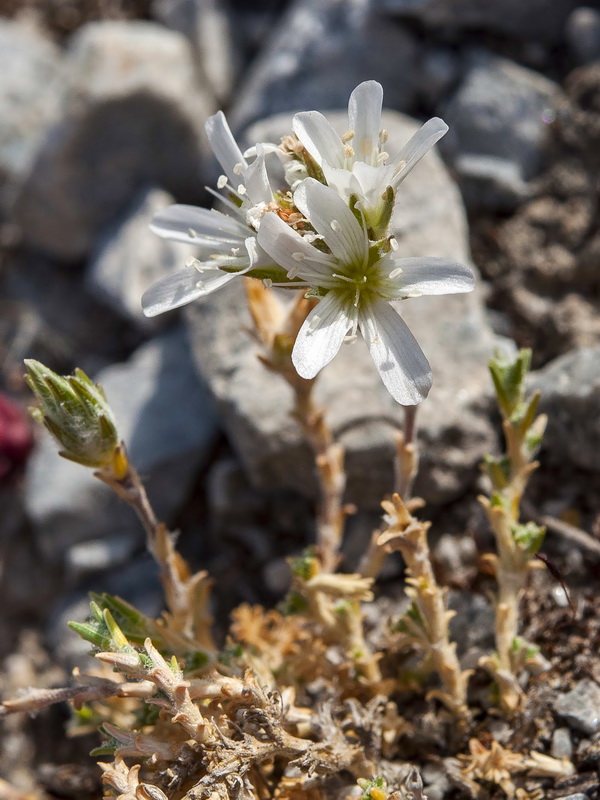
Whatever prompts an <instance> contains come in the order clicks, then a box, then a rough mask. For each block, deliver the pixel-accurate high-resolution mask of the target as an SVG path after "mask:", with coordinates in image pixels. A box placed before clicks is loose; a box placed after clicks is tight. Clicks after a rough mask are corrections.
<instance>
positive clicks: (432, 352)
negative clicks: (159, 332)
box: [187, 113, 498, 508]
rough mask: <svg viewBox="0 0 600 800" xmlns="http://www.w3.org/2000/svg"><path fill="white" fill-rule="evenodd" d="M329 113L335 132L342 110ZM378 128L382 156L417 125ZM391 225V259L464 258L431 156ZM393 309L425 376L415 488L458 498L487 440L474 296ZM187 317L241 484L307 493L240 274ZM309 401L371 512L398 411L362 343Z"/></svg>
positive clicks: (459, 211) (398, 121)
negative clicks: (383, 139)
mask: <svg viewBox="0 0 600 800" xmlns="http://www.w3.org/2000/svg"><path fill="white" fill-rule="evenodd" d="M329 118H330V119H331V120H332V122H333V123H334V124H335V125H337V127H338V128H339V129H340V130H342V131H343V130H345V127H346V126H347V119H346V115H345V114H334V115H329ZM289 124H290V119H289V118H288V117H276V118H275V119H273V120H267V121H266V122H264V123H261V124H260V125H257V126H255V127H254V128H253V129H252V131H251V135H252V137H253V138H254V139H255V140H258V141H265V140H267V141H269V140H270V141H273V140H278V138H279V137H280V136H281V135H283V134H284V133H285V132H286V130H288V129H289ZM383 124H384V127H385V128H386V130H387V131H388V132H389V139H388V145H389V148H390V150H392V152H393V150H394V147H397V148H399V147H400V146H401V145H402V144H404V143H405V142H406V140H407V139H408V138H409V137H410V136H411V135H412V134H413V133H414V131H415V130H416V128H417V125H416V123H415V122H414V121H412V120H410V119H408V118H406V117H403V116H400V115H398V114H393V113H387V114H386V115H385V117H384V123H383ZM394 227H395V228H396V230H397V231H398V235H399V239H398V241H399V245H400V253H401V255H405V256H417V255H429V256H445V257H448V258H454V259H457V260H460V261H463V262H468V261H469V252H468V245H467V227H466V221H465V216H464V211H463V208H462V204H461V201H460V196H459V194H458V191H457V189H456V187H455V186H454V184H453V183H452V181H451V179H450V178H449V176H448V174H447V172H446V170H445V169H444V167H443V165H442V163H441V161H440V159H439V158H438V157H437V156H436V155H435V154H430V155H428V156H427V157H426V158H425V159H424V161H423V162H422V163H421V164H419V166H418V167H417V168H416V170H415V171H414V173H413V174H412V175H411V176H410V177H409V178H408V179H407V180H406V181H405V182H404V183H403V185H402V190H401V191H400V193H399V203H398V205H397V208H396V212H395V216H394ZM401 310H402V315H403V317H404V318H405V319H406V321H407V323H408V324H409V325H410V327H411V328H412V330H413V332H414V333H415V335H416V337H417V339H418V340H419V341H420V344H421V345H422V347H423V349H424V351H425V353H426V355H427V356H428V358H429V359H430V362H431V365H432V368H433V375H434V386H433V389H432V391H431V394H430V397H429V398H428V400H427V401H425V402H424V403H423V404H422V406H421V408H420V411H419V422H420V433H419V436H420V442H421V447H422V449H421V473H420V477H419V482H418V484H417V492H418V493H420V494H421V495H422V496H424V497H425V498H426V499H427V500H428V501H430V502H432V503H443V502H445V501H447V500H449V499H451V498H453V497H456V496H457V495H458V494H460V492H461V491H462V490H463V489H464V488H465V486H466V485H467V484H468V483H469V481H470V480H471V479H472V476H473V474H474V471H475V470H476V466H477V464H478V463H479V462H480V460H481V458H482V456H483V454H484V453H485V452H487V451H488V450H490V448H492V447H493V445H494V441H495V438H494V433H493V430H492V428H491V425H490V422H489V420H488V416H487V413H486V412H485V411H484V406H485V405H486V404H485V401H484V398H485V396H486V394H487V393H488V387H489V378H488V374H487V361H488V359H489V357H490V355H491V354H492V351H493V349H494V346H495V345H496V344H497V341H498V340H497V339H496V338H495V337H494V335H493V334H492V332H491V330H490V328H489V326H488V324H487V322H486V319H485V316H484V313H483V304H482V299H481V295H480V294H479V292H475V293H474V294H470V295H454V296H451V297H440V298H433V297H423V298H419V299H416V300H413V301H410V302H407V303H403V304H401ZM187 319H188V322H189V326H190V330H191V336H192V341H193V349H194V354H195V357H196V361H197V363H198V365H199V367H200V371H201V373H202V375H203V376H204V378H205V379H206V381H207V383H208V385H209V387H210V390H211V391H212V393H213V395H214V396H215V400H216V403H217V407H218V409H219V411H220V414H221V417H222V420H223V424H224V426H225V428H226V431H227V433H228V435H229V437H230V440H231V443H232V446H233V447H234V448H235V449H236V451H237V453H238V456H239V457H240V459H241V461H242V463H243V465H244V467H245V468H246V470H247V472H248V475H249V476H250V479H251V480H252V481H253V482H254V484H255V485H257V486H259V487H262V488H294V489H296V490H298V491H300V492H303V493H305V494H307V495H313V496H314V493H315V491H316V487H315V481H314V477H313V465H312V458H311V455H310V453H309V450H308V448H307V447H306V445H305V444H304V442H303V438H302V435H301V433H300V430H299V428H298V425H297V424H296V423H295V422H294V421H293V420H292V418H291V416H290V411H291V409H292V394H291V390H290V389H289V388H288V387H287V385H284V383H283V381H281V380H279V379H278V378H277V376H273V375H272V374H270V373H269V372H267V370H266V369H265V368H264V367H263V366H262V365H261V364H260V363H259V362H258V360H257V353H258V346H257V345H256V344H255V343H254V342H253V340H252V339H251V337H250V336H249V335H248V333H247V331H246V329H247V328H249V327H250V319H249V316H248V312H247V310H246V308H245V302H244V291H243V286H242V285H241V281H239V282H235V281H234V282H233V283H232V284H230V286H229V287H228V288H227V289H226V290H223V291H222V292H218V293H216V294H215V295H213V296H211V297H209V298H207V299H205V300H203V301H201V302H199V303H197V304H195V305H193V306H190V307H189V310H188V317H187ZM316 396H317V400H318V401H319V402H320V403H322V404H323V405H324V406H325V407H326V408H327V412H328V419H329V421H330V424H331V425H332V427H333V429H334V431H335V432H336V434H337V435H338V436H339V438H340V440H341V441H342V443H343V445H344V446H345V448H346V450H347V471H348V476H349V482H348V499H349V500H351V501H352V502H354V503H357V504H358V505H359V506H361V507H365V508H368V507H371V508H375V507H377V505H378V503H379V501H380V500H381V498H382V496H383V494H384V493H386V492H389V491H390V490H391V488H392V456H393V443H392V433H393V431H394V429H395V428H397V427H399V426H400V425H401V424H402V420H403V410H402V408H401V407H399V406H398V405H397V404H395V403H394V401H393V400H392V398H391V397H390V395H389V394H388V393H387V391H386V390H385V389H384V387H383V385H382V384H381V383H380V381H379V377H378V375H377V372H376V370H375V366H374V365H373V363H372V361H371V359H370V357H369V355H368V352H367V349H366V346H365V345H364V343H363V342H362V340H361V341H359V342H357V343H356V344H355V345H352V346H350V345H348V346H345V347H343V348H342V350H341V352H340V353H339V354H338V356H337V357H336V358H335V359H334V361H333V362H332V363H331V364H330V365H329V366H328V367H327V369H326V370H324V372H323V374H322V375H321V377H320V378H319V381H318V386H317V394H316Z"/></svg>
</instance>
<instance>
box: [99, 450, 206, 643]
mask: <svg viewBox="0 0 600 800" xmlns="http://www.w3.org/2000/svg"><path fill="white" fill-rule="evenodd" d="M120 449H121V456H122V464H123V469H122V470H120V471H119V473H118V474H116V473H115V471H114V470H112V469H104V470H99V471H97V472H96V473H95V474H96V477H98V478H99V479H100V480H101V481H103V482H104V483H106V484H107V485H108V486H110V487H111V489H112V490H113V491H114V492H115V493H116V494H117V495H118V496H119V497H120V498H121V499H122V500H124V501H125V502H126V503H127V504H128V505H129V506H130V507H131V508H132V509H133V510H134V511H135V513H136V514H137V516H138V518H139V520H140V522H141V523H142V526H143V528H144V531H145V532H146V546H147V548H148V551H149V552H150V554H151V555H152V557H153V558H154V560H155V561H156V563H157V564H158V566H159V568H160V579H161V582H162V585H163V589H164V593H165V600H166V603H167V608H168V610H169V614H170V616H171V620H170V622H171V627H172V629H173V630H176V631H179V632H180V633H183V634H185V635H186V636H189V637H192V638H194V639H195V640H196V641H197V642H198V643H199V644H201V645H202V647H204V648H207V649H209V650H215V644H214V641H213V638H212V634H211V626H212V618H211V617H210V615H209V613H208V590H209V581H208V580H207V575H206V573H204V572H200V573H196V574H195V575H192V574H191V573H190V570H189V568H188V565H187V564H186V562H185V560H184V559H183V558H182V557H181V556H180V555H179V553H178V552H177V550H176V548H175V543H174V539H175V537H174V535H173V534H172V533H170V532H169V531H168V530H167V528H166V527H165V525H163V524H162V523H161V522H159V521H158V518H157V516H156V514H155V513H154V509H153V508H152V505H151V504H150V501H149V499H148V495H147V493H146V489H145V488H144V485H143V483H142V481H141V480H140V476H139V475H138V473H137V471H136V470H135V468H134V467H133V465H132V464H131V463H130V461H129V459H128V458H127V454H126V451H125V446H124V445H123V444H121V445H120Z"/></svg>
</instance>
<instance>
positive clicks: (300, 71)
mask: <svg viewBox="0 0 600 800" xmlns="http://www.w3.org/2000/svg"><path fill="white" fill-rule="evenodd" d="M390 53H393V58H390ZM416 58H417V46H416V43H415V40H414V38H413V37H412V35H411V34H409V33H408V32H407V31H406V30H405V29H404V28H402V27H401V26H400V25H396V24H394V23H393V22H392V23H390V20H389V19H385V18H383V17H382V16H381V15H379V14H377V13H376V12H375V11H374V10H373V8H372V4H370V3H363V2H356V0H295V2H294V3H292V5H291V6H290V8H289V9H288V11H287V12H286V14H285V15H284V17H283V18H282V20H281V21H280V23H279V24H278V25H277V26H276V28H275V29H274V30H273V31H272V33H271V36H270V38H269V40H268V43H267V45H266V47H265V49H264V51H263V53H262V54H261V56H260V57H259V58H258V60H257V61H256V63H255V65H254V67H253V68H251V70H250V72H249V75H248V77H247V78H246V80H245V82H244V84H243V85H242V87H241V89H240V91H239V93H238V98H239V99H238V101H237V103H235V104H234V106H233V108H232V109H231V111H230V117H231V120H232V123H233V124H234V125H235V127H236V129H238V130H241V129H242V128H244V127H245V126H246V125H248V124H249V123H251V122H255V121H256V120H257V119H264V118H265V117H268V116H270V115H272V114H278V113H280V112H284V111H297V110H300V109H304V110H309V109H317V110H323V109H327V108H345V107H346V106H347V104H348V97H349V96H350V93H351V91H352V90H353V89H354V87H355V86H356V85H357V84H359V83H360V82H361V81H364V80H367V79H374V80H378V81H379V82H380V83H381V84H382V85H383V88H384V90H385V98H386V103H387V105H388V106H389V107H390V108H395V109H397V110H399V111H404V110H407V109H409V108H410V104H411V102H412V100H413V98H414V96H415V87H416V81H417V77H416Z"/></svg>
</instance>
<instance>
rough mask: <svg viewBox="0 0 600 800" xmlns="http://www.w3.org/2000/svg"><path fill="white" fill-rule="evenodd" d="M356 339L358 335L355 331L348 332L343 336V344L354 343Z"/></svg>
mask: <svg viewBox="0 0 600 800" xmlns="http://www.w3.org/2000/svg"><path fill="white" fill-rule="evenodd" d="M357 339H358V336H357V335H356V334H355V333H349V334H348V335H347V336H345V337H344V344H354V342H356V341H357Z"/></svg>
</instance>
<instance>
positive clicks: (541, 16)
mask: <svg viewBox="0 0 600 800" xmlns="http://www.w3.org/2000/svg"><path fill="white" fill-rule="evenodd" d="M375 2H376V5H377V6H379V7H380V8H383V9H385V10H387V11H389V12H391V13H392V14H397V15H398V16H400V17H401V18H410V19H417V20H419V21H420V22H423V23H425V24H426V25H431V26H435V27H443V28H445V29H446V30H448V29H451V30H463V29H465V28H466V29H468V28H476V29H483V30H487V31H492V32H493V33H500V34H507V35H509V36H514V37H516V38H518V39H522V40H525V41H529V40H533V41H540V42H545V43H548V44H550V43H552V42H558V41H559V40H560V39H561V38H562V32H563V26H564V23H565V20H566V19H567V17H568V16H569V14H570V12H571V11H572V10H573V9H574V8H575V7H576V6H577V5H578V0H526V2H523V0H493V2H492V0H489V2H488V1H484V2H482V0H375Z"/></svg>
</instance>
